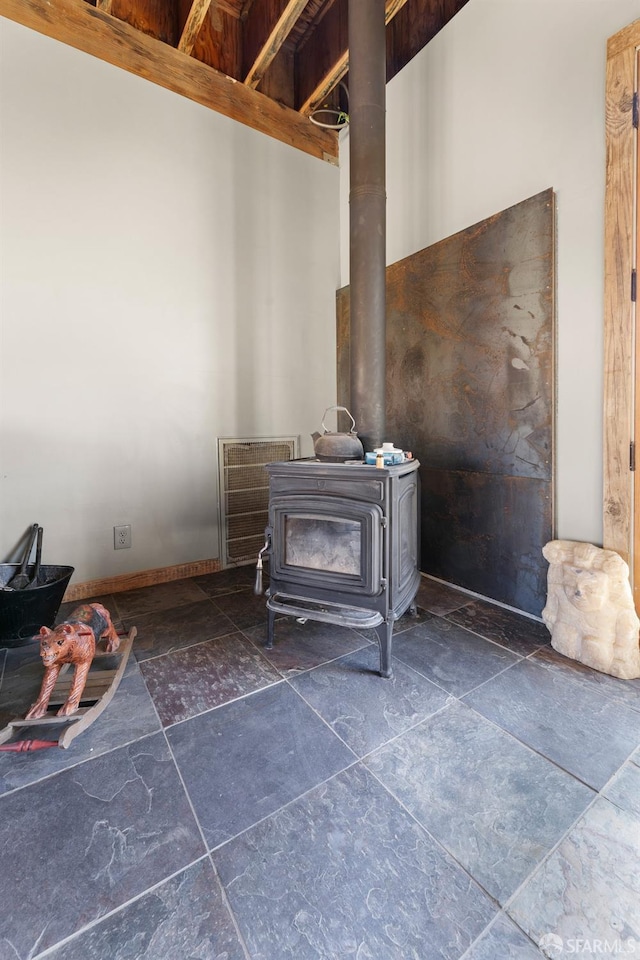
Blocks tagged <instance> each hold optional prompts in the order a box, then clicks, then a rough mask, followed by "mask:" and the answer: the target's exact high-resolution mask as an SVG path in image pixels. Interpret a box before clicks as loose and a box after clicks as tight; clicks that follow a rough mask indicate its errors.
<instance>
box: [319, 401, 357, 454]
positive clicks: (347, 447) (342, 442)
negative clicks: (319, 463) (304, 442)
mask: <svg viewBox="0 0 640 960" xmlns="http://www.w3.org/2000/svg"><path fill="white" fill-rule="evenodd" d="M330 410H336V411H338V410H343V411H344V412H345V413H347V414H349V416H350V417H351V430H350V432H349V433H331V431H329V430H327V428H326V427H325V425H324V418H325V417H326V415H327V414H328V413H329V411H330ZM355 427H356V422H355V420H354V419H353V417H352V416H351V414H350V413H349V411H348V410H347V408H346V407H327V409H326V410H325V412H324V414H323V416H322V428H323V430H324V433H318V432H317V431H316V433H312V434H311V437H312V439H313V449H314V451H315V455H316V457H317V458H318V460H323V461H324V462H325V463H344V462H345V461H346V460H362V458H363V457H364V448H363V446H362V443H361V442H360V440H359V439H358V434H357V433H356V429H355Z"/></svg>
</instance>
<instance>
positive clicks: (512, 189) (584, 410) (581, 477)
mask: <svg viewBox="0 0 640 960" xmlns="http://www.w3.org/2000/svg"><path fill="white" fill-rule="evenodd" d="M638 16H640V2H639V0H470V2H469V3H468V4H467V5H466V6H465V7H464V8H463V9H462V10H461V11H460V13H458V14H457V15H456V16H455V17H454V18H453V20H452V21H451V22H450V23H449V24H448V25H447V26H446V27H445V28H444V30H442V31H441V32H440V33H439V34H438V36H436V37H435V38H434V39H433V40H432V41H431V43H430V44H429V45H428V46H427V47H426V48H425V49H424V50H423V51H422V52H421V53H420V54H419V55H418V56H417V57H415V58H414V60H413V61H412V62H411V63H410V64H408V65H407V67H405V69H404V70H403V71H402V72H401V73H400V74H398V76H397V77H395V78H394V79H393V80H392V81H391V83H390V84H389V85H388V86H387V196H388V204H387V260H388V262H389V263H393V262H395V261H396V260H399V259H401V258H402V257H405V256H407V255H409V254H411V253H414V252H415V251H417V250H420V249H422V248H424V247H426V246H429V245H430V244H432V243H435V242H436V241H438V240H441V239H443V238H444V237H447V236H450V235H451V234H453V233H456V232H457V231H459V230H461V229H463V228H465V227H467V226H470V225H471V224H473V223H477V222H478V221H479V220H482V219H484V218H485V217H487V216H490V215H491V214H493V213H497V212H498V211H500V210H503V209H505V208H506V207H509V206H511V205H512V204H515V203H518V202H519V201H521V200H524V199H526V198H527V197H530V196H532V195H534V194H536V193H538V192H539V191H541V190H544V189H546V188H547V187H553V188H554V189H555V190H556V193H557V213H558V259H557V319H558V353H557V357H558V363H557V380H558V390H557V456H556V473H557V486H556V490H557V535H558V536H560V537H564V538H567V539H576V540H587V541H591V542H593V543H596V544H601V543H602V363H603V336H602V330H603V272H604V267H603V260H604V241H603V211H604V184H605V143H604V87H605V62H606V41H607V38H608V37H609V36H611V35H612V34H614V33H615V32H617V31H618V30H620V29H621V28H622V27H624V26H625V25H626V24H627V23H630V22H631V21H632V20H634V19H635V18H637V17H638ZM347 154H348V137H347V136H344V139H343V141H342V146H341V160H342V165H341V168H342V169H341V198H342V199H341V209H342V211H343V218H342V230H341V233H342V240H343V242H342V283H343V284H344V283H347V282H348V262H347V258H348V236H347V212H346V211H347V203H348V163H347V162H345V161H346V160H347V159H348V157H347Z"/></svg>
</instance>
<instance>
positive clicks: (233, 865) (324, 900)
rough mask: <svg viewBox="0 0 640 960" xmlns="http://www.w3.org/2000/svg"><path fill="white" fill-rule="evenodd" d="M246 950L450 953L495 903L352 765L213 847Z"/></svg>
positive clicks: (460, 948)
mask: <svg viewBox="0 0 640 960" xmlns="http://www.w3.org/2000/svg"><path fill="white" fill-rule="evenodd" d="M213 859H214V863H215V864H216V866H217V868H218V872H219V874H220V877H221V880H222V882H223V885H224V887H225V889H226V892H227V896H228V897H229V900H230V903H231V908H232V910H233V911H234V914H235V916H236V919H237V921H238V924H239V926H240V930H241V932H242V934H243V936H244V938H245V941H246V943H247V946H248V948H249V952H250V954H251V956H252V957H256V958H257V957H260V960H310V958H325V960H336V958H338V957H340V958H342V957H354V958H355V957H358V958H362V960H365V958H366V960H408V958H410V957H415V958H418V957H419V958H426V957H427V956H428V958H429V960H442V958H446V960H457V958H459V957H461V955H462V954H463V953H464V951H465V949H466V948H467V947H468V946H469V945H470V944H471V943H472V942H473V940H475V939H476V937H477V936H478V935H479V934H480V932H481V931H482V930H483V929H484V928H485V926H486V925H487V923H488V922H489V921H490V920H491V918H492V917H493V915H494V914H495V906H494V905H493V904H492V903H491V901H490V900H489V899H488V897H486V896H485V894H484V893H483V892H482V891H481V890H480V889H479V888H478V887H477V886H476V885H475V884H474V882H473V881H472V880H471V879H470V878H469V876H468V875H467V874H466V873H464V871H463V870H462V869H461V868H460V867H459V866H458V865H457V864H456V863H454V861H453V860H451V859H450V858H449V857H448V856H447V855H446V854H444V853H443V852H442V850H441V849H440V847H438V846H437V845H436V844H435V842H434V841H433V840H432V839H431V838H430V837H429V836H427V834H425V833H424V832H423V831H422V829H421V828H420V827H419V826H418V825H417V824H416V823H415V821H413V820H412V818H411V817H410V816H409V815H408V814H407V813H406V812H405V811H404V810H403V809H402V808H401V807H400V806H399V804H398V803H397V802H396V801H395V800H394V799H393V798H392V797H391V796H390V795H389V794H388V793H387V791H386V790H384V788H383V787H382V786H381V785H380V784H379V783H378V782H377V781H376V780H375V779H374V778H373V777H371V775H370V774H369V773H368V772H367V771H366V770H364V769H361V768H359V767H354V768H351V769H350V770H347V771H345V772H343V773H341V774H339V775H338V776H337V777H334V778H333V779H331V780H329V781H328V782H326V783H324V784H322V785H321V786H318V787H317V788H316V789H315V790H313V791H311V792H310V793H308V794H307V795H306V796H304V797H301V798H300V799H299V800H297V801H296V802H295V803H292V804H290V805H289V806H287V807H285V808H284V809H282V810H280V811H278V813H276V814H274V815H273V816H272V817H269V818H268V820H266V821H264V822H262V823H259V824H258V825H257V826H255V827H254V828H253V829H251V830H249V831H247V832H245V833H243V834H241V835H240V836H239V837H236V839H235V840H232V841H230V842H229V843H227V844H225V845H224V846H223V847H221V848H220V849H219V850H217V851H216V852H215V853H214V854H213Z"/></svg>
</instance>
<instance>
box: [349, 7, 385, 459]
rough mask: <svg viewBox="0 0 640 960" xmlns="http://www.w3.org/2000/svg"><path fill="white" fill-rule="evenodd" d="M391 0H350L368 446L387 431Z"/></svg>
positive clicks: (353, 198)
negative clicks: (387, 90)
mask: <svg viewBox="0 0 640 960" xmlns="http://www.w3.org/2000/svg"><path fill="white" fill-rule="evenodd" d="M385 83H386V41H385V0H349V164H350V177H349V188H350V190H349V272H350V279H349V283H350V315H351V328H350V344H351V348H350V353H351V371H350V379H351V383H350V388H351V389H350V393H351V399H350V408H351V412H352V414H353V416H354V417H355V421H356V424H357V428H358V433H359V435H360V438H361V440H362V442H363V445H364V448H365V450H373V449H374V448H375V447H379V446H380V445H381V444H382V442H383V440H385V439H386V437H385V429H386V416H385V405H386V369H385V367H386V364H385V359H386V357H385V353H386V344H385V332H386V283H385V269H386V200H387V197H386V186H385Z"/></svg>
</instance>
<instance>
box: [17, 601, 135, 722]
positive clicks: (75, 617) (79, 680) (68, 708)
mask: <svg viewBox="0 0 640 960" xmlns="http://www.w3.org/2000/svg"><path fill="white" fill-rule="evenodd" d="M102 639H104V640H106V644H107V646H106V649H107V653H114V652H115V651H116V650H117V649H118V646H119V644H120V638H119V637H118V634H117V633H116V631H115V629H114V626H113V624H112V622H111V616H110V615H109V611H108V610H107V609H106V607H103V606H102V604H101V603H85V604H82V605H81V606H79V607H76V609H75V610H74V611H73V613H72V614H71V616H70V617H69V619H68V620H65V621H64V623H60V624H58V626H57V627H55V629H54V630H50V629H49V628H48V627H41V628H40V656H41V657H42V662H43V664H44V677H43V678H42V687H41V688H40V694H39V696H38V699H37V700H36V702H35V703H34V704H33V706H32V707H31V709H30V710H29V712H28V714H27V716H26V718H25V719H27V720H37V719H38V718H39V717H43V716H44V715H45V713H46V712H47V707H48V705H49V698H50V697H51V692H52V690H53V688H54V686H55V683H56V680H57V679H58V675H59V673H60V671H61V669H62V666H63V664H65V663H72V664H73V665H74V666H75V674H74V677H73V683H72V684H71V690H70V691H69V696H68V698H67V700H66V702H65V703H63V705H62V706H61V707H60V709H59V710H58V714H57V715H58V716H59V717H68V716H69V715H70V714H72V713H75V711H76V710H77V709H78V706H79V705H80V698H81V697H82V691H83V690H84V687H85V684H86V682H87V675H88V673H89V667H90V666H91V661H92V660H93V657H94V654H95V652H96V643H97V642H98V641H99V640H102Z"/></svg>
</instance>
